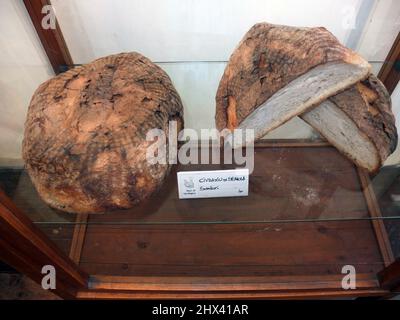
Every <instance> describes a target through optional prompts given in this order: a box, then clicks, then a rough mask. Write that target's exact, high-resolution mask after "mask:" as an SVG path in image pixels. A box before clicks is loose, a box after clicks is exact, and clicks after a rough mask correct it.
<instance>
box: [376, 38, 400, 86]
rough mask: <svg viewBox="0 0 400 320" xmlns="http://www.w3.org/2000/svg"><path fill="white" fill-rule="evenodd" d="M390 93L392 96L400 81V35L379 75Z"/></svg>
mask: <svg viewBox="0 0 400 320" xmlns="http://www.w3.org/2000/svg"><path fill="white" fill-rule="evenodd" d="M378 78H379V79H380V80H381V81H382V82H383V84H384V85H385V87H386V88H387V89H388V91H389V93H390V94H392V93H393V91H394V89H396V86H397V84H398V82H399V80H400V33H399V34H398V35H397V38H396V40H395V42H394V44H393V47H392V49H391V50H390V52H389V54H388V56H387V57H386V59H385V62H384V64H383V66H382V68H381V70H380V72H379V74H378Z"/></svg>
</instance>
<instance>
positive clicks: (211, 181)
mask: <svg viewBox="0 0 400 320" xmlns="http://www.w3.org/2000/svg"><path fill="white" fill-rule="evenodd" d="M177 176H178V190H179V198H180V199H193V198H218V197H245V196H248V194H249V169H235V170H215V171H181V172H178V174H177Z"/></svg>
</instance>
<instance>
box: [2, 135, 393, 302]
mask: <svg viewBox="0 0 400 320" xmlns="http://www.w3.org/2000/svg"><path fill="white" fill-rule="evenodd" d="M271 146H273V147H274V148H270V147H271ZM278 162H279V163H280V164H279V165H278ZM210 166H211V165H210ZM318 166H321V168H319V167H318ZM191 168H192V169H194V170H198V169H200V167H199V168H197V167H196V166H193V167H191ZM212 168H213V169H218V168H216V167H215V168H214V167H212ZM255 168H256V169H255V171H254V173H253V176H252V177H251V179H250V195H249V197H248V198H244V199H240V200H238V199H214V200H210V199H201V200H199V199H197V200H178V199H177V194H176V177H175V172H173V173H172V174H171V176H170V178H169V180H168V181H167V182H166V184H165V186H164V187H163V189H162V190H161V191H160V192H159V194H158V195H157V196H156V198H155V199H153V200H152V201H151V203H150V204H147V205H143V206H141V207H139V208H136V209H132V210H123V211H117V212H112V213H111V212H110V213H107V214H104V215H90V216H88V215H78V216H77V217H76V224H75V228H74V232H73V238H72V243H71V246H70V258H69V259H68V257H65V256H62V254H61V253H60V252H59V251H58V250H57V248H54V245H53V244H51V243H49V246H51V247H52V249H51V250H52V251H51V252H50V251H49V248H47V245H46V244H44V243H42V242H43V235H42V236H40V237H41V239H42V240H41V241H42V242H41V243H38V247H37V248H36V249H34V250H36V251H37V252H36V256H37V257H39V256H40V252H42V251H43V250H44V251H45V253H46V255H47V256H46V257H49V259H50V262H51V261H52V260H54V261H55V262H56V263H58V264H59V265H60V266H61V267H62V270H63V271H62V274H64V272H65V275H66V276H65V277H63V279H60V288H66V289H65V290H66V291H67V294H66V293H65V292H61V291H59V292H57V291H56V293H57V294H59V295H61V296H63V297H65V298H78V299H161V298H167V299H196V298H207V299H233V298H241V299H308V298H349V297H369V296H376V297H389V296H391V294H392V293H391V291H390V288H386V287H382V286H381V284H380V282H379V279H378V276H377V274H378V273H379V272H381V271H382V270H385V268H386V267H387V266H388V265H389V264H391V263H392V262H393V260H394V259H393V254H392V252H391V248H390V244H389V241H388V238H387V234H386V230H385V227H384V224H383V221H382V220H380V218H381V216H380V215H381V213H380V210H379V206H378V205H377V203H376V199H375V195H374V193H373V190H372V188H371V187H370V181H369V177H368V175H367V174H366V173H365V172H364V171H362V170H358V169H357V168H355V167H354V166H353V165H352V164H351V163H350V162H349V161H348V160H347V159H345V158H344V157H343V156H341V155H340V154H339V153H337V151H336V150H335V149H334V148H332V147H330V146H328V145H326V144H324V143H315V144H314V143H311V144H310V143H299V142H290V143H287V142H286V143H267V144H263V145H259V146H257V148H256V156H255ZM180 169H182V168H179V167H178V168H177V170H180ZM186 169H188V168H186ZM189 169H190V168H189ZM204 169H211V168H204ZM279 177H280V178H279ZM272 179H276V181H274V182H273V181H272ZM279 179H283V180H284V181H279ZM296 181H297V182H296ZM296 183H297V186H298V187H299V188H298V193H296V192H295V191H296V190H297V189H296V185H295V184H296ZM307 186H311V187H315V190H314V191H315V192H317V194H318V197H317V198H318V201H314V199H313V198H311V199H310V198H307V197H304V195H303V194H302V193H301V192H302V190H304V189H307ZM343 190H345V192H344V191H343ZM311 195H312V197H314V196H315V195H314V193H312V194H311ZM300 196H301V197H300ZM7 201H9V199H6V197H5V196H3V197H2V205H3V202H7ZM307 201H311V202H307ZM3 207H4V208H5V209H2V210H0V214H1V218H2V220H0V225H1V227H2V230H3V229H4V231H7V230H8V228H9V224H8V225H7V224H6V222H5V218H6V217H7V215H8V216H9V215H10V212H13V211H14V210H16V211H17V210H18V209H16V208H14V207H15V206H14V207H13V208H11V207H12V206H11V205H10V204H8V205H7V206H3ZM3 207H2V208H3ZM133 210H136V211H133ZM15 218H16V220H19V222H18V223H19V224H22V225H29V228H30V230H31V231H30V233H32V234H36V233H42V232H43V230H47V229H46V228H44V227H43V226H42V230H41V231H39V230H36V229H37V227H36V226H35V225H34V224H32V223H31V222H30V221H29V220H28V219H26V218H25V217H23V216H22V215H21V213H18V214H17V215H16V216H15ZM8 220H9V219H8ZM50 230H51V229H49V232H50ZM21 232H23V229H22V227H16V228H13V230H11V229H10V230H9V231H7V235H8V237H7V238H4V239H3V238H2V239H1V240H2V241H3V242H0V245H2V249H6V250H5V251H3V253H2V254H1V257H2V259H4V261H5V262H7V263H9V264H11V265H13V266H14V267H16V268H17V269H18V270H19V271H21V272H24V273H26V274H28V275H29V276H31V277H32V278H33V279H34V280H36V281H38V282H39V280H40V271H38V270H36V269H37V268H38V266H39V265H40V264H41V263H42V260H40V261H37V263H36V264H34V265H35V268H36V269H35V270H34V271H32V265H31V264H30V263H29V261H30V260H29V259H31V260H32V259H33V257H31V256H29V253H28V252H27V251H26V248H25V247H24V248H23V242H22V240H21V241H20V240H19V239H20V238H21V235H18V233H21ZM15 233H17V234H16V235H15ZM13 240H16V241H17V243H18V244H19V245H17V246H11V243H12V241H13ZM23 241H27V240H23ZM47 242H50V240H48V241H47ZM14 248H16V250H17V251H15V250H14ZM30 249H31V250H33V249H32V248H30ZM7 250H8V251H7ZM18 250H22V251H18ZM18 252H22V254H23V256H24V257H25V260H24V261H22V260H19V261H17V260H15V259H13V256H14V255H16V254H18ZM60 257H62V259H61V258H60ZM46 259H47V258H46ZM44 260H45V259H44ZM44 260H43V263H44V262H45V261H44ZM46 263H48V260H46ZM345 265H352V266H354V267H355V269H356V271H357V274H356V288H355V289H350V290H344V289H342V280H343V277H344V276H345V275H346V274H343V273H342V268H343V267H344V266H345ZM67 269H68V270H67ZM86 274H89V275H90V276H89V277H87V276H86ZM391 277H394V278H395V279H396V274H392V273H391ZM398 278H400V277H399V276H398ZM71 283H73V286H72V287H71V286H70V284H71ZM68 286H70V289H69V287H68ZM71 288H72V289H73V290H72V289H71ZM65 290H64V291H65Z"/></svg>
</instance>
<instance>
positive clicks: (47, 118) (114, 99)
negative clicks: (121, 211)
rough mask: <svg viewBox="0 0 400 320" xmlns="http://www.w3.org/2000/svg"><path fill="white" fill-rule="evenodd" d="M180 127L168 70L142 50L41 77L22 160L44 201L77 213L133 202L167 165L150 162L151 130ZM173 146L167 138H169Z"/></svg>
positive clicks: (178, 103)
mask: <svg viewBox="0 0 400 320" xmlns="http://www.w3.org/2000/svg"><path fill="white" fill-rule="evenodd" d="M169 120H177V122H178V130H179V129H180V128H181V127H182V126H183V107H182V103H181V100H180V97H179V95H178V93H177V92H176V90H175V88H174V87H173V85H172V83H171V80H170V78H169V77H168V75H167V74H166V73H165V72H164V71H163V70H162V69H161V68H159V67H158V66H156V65H155V64H153V63H152V62H151V61H150V60H149V59H147V58H145V57H144V56H142V55H140V54H139V53H123V54H117V55H112V56H107V57H104V58H100V59H98V60H95V61H94V62H92V63H89V64H87V65H84V66H81V67H77V68H74V69H72V70H70V71H68V72H65V73H63V74H61V75H59V76H57V77H55V78H53V79H50V80H48V81H47V82H45V83H43V84H42V85H41V86H40V87H39V88H38V89H37V90H36V92H35V94H34V96H33V98H32V100H31V103H30V106H29V110H28V115H27V120H26V123H25V133H24V141H23V158H24V160H25V164H26V168H27V170H28V173H29V175H30V177H31V179H32V181H33V183H34V185H35V187H36V189H37V191H38V193H39V195H40V196H41V197H42V199H43V200H44V201H45V202H46V203H48V204H49V205H50V206H52V207H54V208H57V209H60V210H63V211H67V212H74V213H95V212H104V211H106V210H110V209H114V208H130V207H132V206H134V205H135V204H137V203H139V202H140V201H142V200H143V199H145V198H147V197H149V196H150V195H151V194H152V193H153V192H154V191H155V190H157V189H158V187H159V186H160V185H161V183H162V182H163V180H164V178H165V177H166V175H167V174H168V171H169V165H167V164H154V165H150V164H148V163H147V161H146V150H147V148H148V147H149V146H150V145H151V142H148V141H146V133H147V132H148V130H150V129H154V128H157V129H162V130H164V131H165V132H166V133H167V134H168V122H169ZM166 143H167V144H168V140H167V142H166Z"/></svg>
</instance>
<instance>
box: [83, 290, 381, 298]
mask: <svg viewBox="0 0 400 320" xmlns="http://www.w3.org/2000/svg"><path fill="white" fill-rule="evenodd" d="M387 295H388V292H387V291H384V290H379V289H371V290H368V291H366V290H347V291H344V290H319V291H304V290H299V291H295V292H282V291H281V292H279V291H275V292H269V291H264V292H263V291H256V292H212V291H204V292H196V293H193V292H174V291H170V292H135V291H115V290H113V291H94V290H82V291H79V292H78V293H77V296H76V297H77V299H86V300H88V299H119V300H124V299H129V300H131V299H138V300H140V299H142V300H143V299H146V300H150V299H157V300H159V299H169V300H170V299H178V300H182V299H215V300H217V299H291V300H292V299H293V300H303V299H327V298H358V297H386V296H387Z"/></svg>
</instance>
